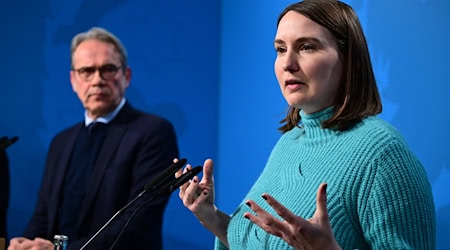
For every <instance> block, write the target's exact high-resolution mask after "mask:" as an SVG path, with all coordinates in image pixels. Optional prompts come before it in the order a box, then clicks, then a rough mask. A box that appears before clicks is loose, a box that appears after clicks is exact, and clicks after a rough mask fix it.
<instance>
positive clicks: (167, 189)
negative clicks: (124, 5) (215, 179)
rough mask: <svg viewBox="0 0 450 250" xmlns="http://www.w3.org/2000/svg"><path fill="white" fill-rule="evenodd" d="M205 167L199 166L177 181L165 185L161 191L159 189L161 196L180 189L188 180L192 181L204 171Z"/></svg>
mask: <svg viewBox="0 0 450 250" xmlns="http://www.w3.org/2000/svg"><path fill="white" fill-rule="evenodd" d="M202 169H203V167H201V166H197V167H195V168H193V169H191V170H188V171H187V172H186V173H184V174H183V175H182V176H180V177H178V178H176V179H175V180H173V181H171V182H169V183H167V184H166V185H164V186H163V187H162V188H161V189H159V191H158V193H159V194H170V193H172V192H173V191H174V190H176V189H177V188H179V187H180V186H181V185H183V184H184V183H186V182H187V181H188V180H190V179H192V177H194V176H196V175H197V174H198V173H200V172H201V171H202Z"/></svg>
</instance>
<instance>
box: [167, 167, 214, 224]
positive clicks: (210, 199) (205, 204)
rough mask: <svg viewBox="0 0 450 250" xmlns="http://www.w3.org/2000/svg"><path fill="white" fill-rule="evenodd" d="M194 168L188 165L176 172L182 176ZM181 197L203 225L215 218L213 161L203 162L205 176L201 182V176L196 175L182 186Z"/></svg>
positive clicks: (177, 175)
mask: <svg viewBox="0 0 450 250" xmlns="http://www.w3.org/2000/svg"><path fill="white" fill-rule="evenodd" d="M190 169H192V166H191V165H189V164H188V165H187V166H186V168H185V169H184V170H179V171H178V172H177V173H175V177H176V178H178V177H180V176H181V175H182V174H183V173H186V172H187V171H188V170H190ZM179 197H180V199H181V200H182V201H183V205H184V206H185V207H187V208H188V209H189V210H190V211H192V212H193V213H194V214H195V216H196V217H197V218H198V220H199V221H200V222H201V223H202V224H203V225H208V224H209V221H208V220H211V218H214V215H215V213H216V207H215V205H214V177H213V161H212V160H211V159H207V160H206V161H205V162H204V164H203V176H202V179H201V181H200V182H199V177H198V176H195V177H194V178H192V180H191V181H189V182H187V183H185V184H184V185H182V186H181V187H180V192H179Z"/></svg>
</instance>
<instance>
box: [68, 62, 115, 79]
mask: <svg viewBox="0 0 450 250" xmlns="http://www.w3.org/2000/svg"><path fill="white" fill-rule="evenodd" d="M97 70H98V71H99V72H100V77H101V78H102V79H103V80H111V79H113V78H114V77H116V74H117V71H119V67H117V66H116V65H114V64H105V65H103V66H100V67H82V68H79V69H76V70H75V71H76V72H77V73H78V75H79V76H80V77H81V78H82V79H83V80H85V81H89V80H92V78H93V77H94V75H95V72H97Z"/></svg>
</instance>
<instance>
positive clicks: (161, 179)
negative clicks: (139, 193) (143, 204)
mask: <svg viewBox="0 0 450 250" xmlns="http://www.w3.org/2000/svg"><path fill="white" fill-rule="evenodd" d="M186 162H187V159H185V158H183V159H180V160H179V161H177V162H176V163H173V164H172V165H170V166H169V167H168V168H167V169H165V170H164V171H162V172H161V173H159V174H158V175H157V176H156V177H155V178H153V180H152V181H151V182H150V183H148V184H147V185H145V187H144V190H146V191H154V190H157V189H158V188H159V187H160V186H161V185H163V184H164V183H165V182H166V181H167V180H168V179H169V178H171V177H174V175H175V173H176V172H177V171H178V170H179V169H180V168H182V167H183V166H184V165H185V164H186Z"/></svg>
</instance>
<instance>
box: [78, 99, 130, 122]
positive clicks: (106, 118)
mask: <svg viewBox="0 0 450 250" xmlns="http://www.w3.org/2000/svg"><path fill="white" fill-rule="evenodd" d="M125 102H126V100H125V98H122V100H121V101H120V103H119V105H117V107H116V108H115V109H114V111H112V112H111V113H109V114H106V115H104V116H100V117H98V118H97V119H95V120H94V119H92V118H89V116H88V115H87V111H85V112H84V124H85V125H86V127H87V126H89V124H91V123H93V122H101V123H105V124H108V123H109V122H111V121H112V119H114V117H116V116H117V114H118V113H119V111H120V110H121V109H122V107H123V106H124V105H125Z"/></svg>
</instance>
